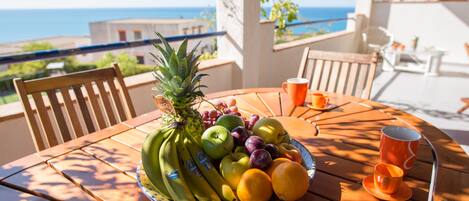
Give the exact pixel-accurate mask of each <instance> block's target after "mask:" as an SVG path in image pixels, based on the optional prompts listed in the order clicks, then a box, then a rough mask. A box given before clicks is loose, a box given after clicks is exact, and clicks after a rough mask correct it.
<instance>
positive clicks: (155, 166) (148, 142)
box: [142, 128, 173, 198]
mask: <svg viewBox="0 0 469 201" xmlns="http://www.w3.org/2000/svg"><path fill="white" fill-rule="evenodd" d="M172 130H173V129H171V130H169V129H167V128H162V129H159V130H157V131H156V132H155V133H152V134H150V135H148V136H147V137H146V138H145V141H144V142H143V146H142V164H143V169H144V170H145V173H146V174H147V176H148V178H149V179H150V181H151V183H152V184H153V186H155V187H156V189H157V190H158V191H159V193H160V194H162V195H163V196H164V197H166V198H170V195H169V192H168V190H167V189H166V187H165V185H164V182H163V177H162V175H161V169H160V162H159V150H160V147H161V144H162V143H163V140H164V139H165V138H166V137H168V135H169V134H171V133H172Z"/></svg>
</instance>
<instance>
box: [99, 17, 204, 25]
mask: <svg viewBox="0 0 469 201" xmlns="http://www.w3.org/2000/svg"><path fill="white" fill-rule="evenodd" d="M100 22H104V23H111V24H185V23H194V22H203V20H199V19H157V18H129V19H119V20H105V21H100Z"/></svg>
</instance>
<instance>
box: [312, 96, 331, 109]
mask: <svg viewBox="0 0 469 201" xmlns="http://www.w3.org/2000/svg"><path fill="white" fill-rule="evenodd" d="M312 104H313V107H315V108H325V107H326V106H327V104H329V97H327V96H326V95H324V94H323V93H313V101H312Z"/></svg>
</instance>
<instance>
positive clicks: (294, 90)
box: [282, 78, 309, 106]
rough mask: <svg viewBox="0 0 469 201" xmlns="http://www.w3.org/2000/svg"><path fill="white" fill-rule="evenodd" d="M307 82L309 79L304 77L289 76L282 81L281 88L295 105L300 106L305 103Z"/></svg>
mask: <svg viewBox="0 0 469 201" xmlns="http://www.w3.org/2000/svg"><path fill="white" fill-rule="evenodd" d="M308 83H309V81H308V80H307V79H304V78H290V79H288V80H287V81H286V82H283V83H282V88H283V90H285V92H287V94H288V97H289V99H290V101H292V103H293V104H294V105H295V106H301V105H304V104H305V99H306V94H307V92H308Z"/></svg>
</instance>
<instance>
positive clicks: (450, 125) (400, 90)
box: [371, 65, 469, 154]
mask: <svg viewBox="0 0 469 201" xmlns="http://www.w3.org/2000/svg"><path fill="white" fill-rule="evenodd" d="M440 72H441V73H440V75H439V76H435V77H432V76H424V75H423V74H417V73H409V72H402V71H399V72H382V73H380V74H379V75H378V76H377V78H376V80H375V82H374V85H373V92H372V95H371V98H372V99H373V100H375V101H378V102H382V103H384V104H387V105H392V106H394V107H396V108H399V109H402V110H404V111H406V112H408V113H411V114H414V115H415V116H418V117H420V118H422V119H424V120H425V121H427V122H430V123H432V124H433V125H435V126H436V127H438V128H440V129H442V130H443V131H445V132H446V133H447V134H448V135H449V136H451V137H452V138H453V139H454V140H456V141H457V142H458V143H459V144H460V145H461V146H462V147H463V149H464V150H465V151H466V153H467V154H469V110H467V111H466V112H465V113H463V114H457V113H456V111H457V110H458V109H459V108H461V107H462V106H463V104H462V102H461V101H460V99H461V97H469V66H454V65H453V66H452V65H444V66H442V68H441V69H440Z"/></svg>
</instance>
